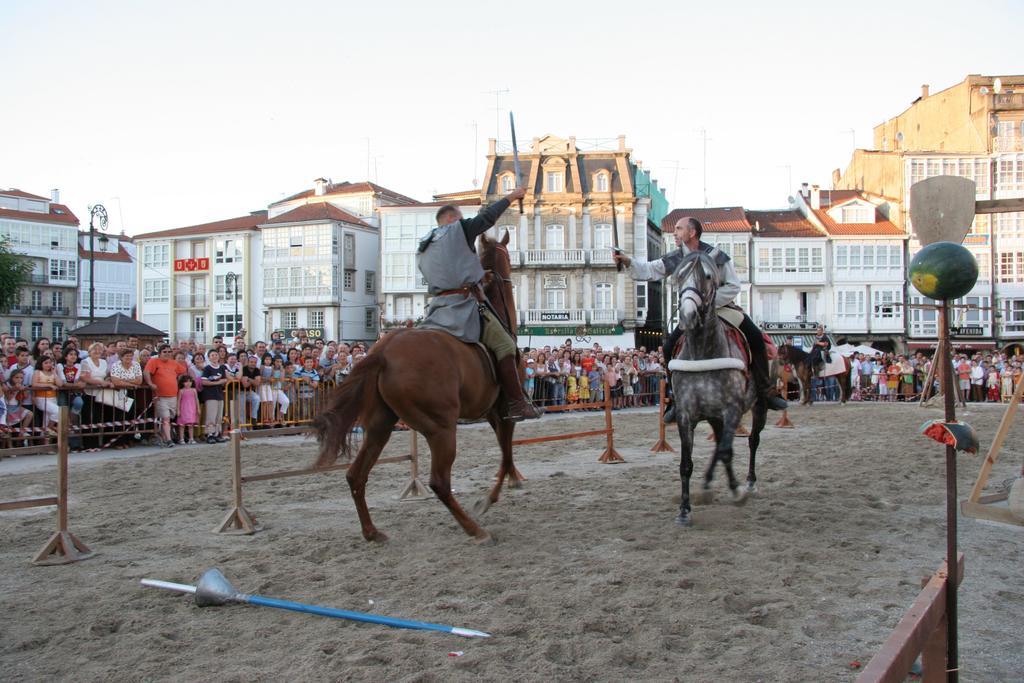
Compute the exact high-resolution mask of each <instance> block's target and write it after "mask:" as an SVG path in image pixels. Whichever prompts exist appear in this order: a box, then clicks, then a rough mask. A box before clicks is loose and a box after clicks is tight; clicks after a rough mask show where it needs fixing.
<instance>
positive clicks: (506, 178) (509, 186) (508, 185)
mask: <svg viewBox="0 0 1024 683" xmlns="http://www.w3.org/2000/svg"><path fill="white" fill-rule="evenodd" d="M514 189H516V179H515V176H514V175H512V174H511V173H506V174H504V175H503V176H501V191H502V192H505V193H508V192H511V191H512V190H514Z"/></svg>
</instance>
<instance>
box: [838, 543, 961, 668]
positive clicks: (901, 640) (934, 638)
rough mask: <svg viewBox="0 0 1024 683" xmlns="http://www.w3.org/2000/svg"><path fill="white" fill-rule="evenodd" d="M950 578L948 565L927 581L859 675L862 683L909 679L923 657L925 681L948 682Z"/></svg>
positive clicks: (959, 570) (958, 559) (959, 559)
mask: <svg viewBox="0 0 1024 683" xmlns="http://www.w3.org/2000/svg"><path fill="white" fill-rule="evenodd" d="M956 563H957V572H956V576H957V578H958V579H959V578H960V577H963V575H964V555H963V553H960V554H959V555H957V562H956ZM948 584H949V575H948V571H947V567H946V563H945V562H943V563H942V566H941V567H940V568H939V571H937V572H936V573H935V575H934V576H932V577H931V578H930V579H927V580H926V582H925V585H924V590H922V591H921V593H920V594H919V595H918V596H917V600H915V601H914V604H913V605H911V606H910V609H909V610H908V611H907V613H906V615H904V617H903V618H902V619H901V620H900V623H898V624H897V625H896V628H895V629H894V630H893V632H892V635H890V636H889V639H888V640H887V641H885V644H884V645H883V646H882V649H881V650H879V651H878V654H876V655H875V656H874V657H872V658H871V661H870V662H868V665H867V666H865V667H864V670H863V671H862V672H861V673H860V675H859V676H857V682H858V683H875V681H882V682H883V683H896V682H897V681H903V680H906V678H907V675H908V674H909V672H910V667H911V666H912V665H913V663H914V660H916V659H917V657H918V655H921V668H922V671H921V679H922V680H923V681H925V682H926V683H931V682H932V681H945V680H946V679H947V677H946V673H947V671H946V634H947V631H948V621H947V619H946V616H947V615H946V590H947V587H948Z"/></svg>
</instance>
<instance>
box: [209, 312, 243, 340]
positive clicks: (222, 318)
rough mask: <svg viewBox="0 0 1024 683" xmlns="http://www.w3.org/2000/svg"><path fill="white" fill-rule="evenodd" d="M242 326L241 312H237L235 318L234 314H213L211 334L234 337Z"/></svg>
mask: <svg viewBox="0 0 1024 683" xmlns="http://www.w3.org/2000/svg"><path fill="white" fill-rule="evenodd" d="M242 327H243V326H242V314H241V313H239V314H238V317H237V318H235V316H234V314H227V315H215V316H214V330H213V334H214V335H215V336H221V337H234V336H235V335H237V334H238V331H239V330H241V329H242Z"/></svg>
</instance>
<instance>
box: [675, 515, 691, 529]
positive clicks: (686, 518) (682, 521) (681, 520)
mask: <svg viewBox="0 0 1024 683" xmlns="http://www.w3.org/2000/svg"><path fill="white" fill-rule="evenodd" d="M676 524H678V525H679V526H681V527H684V528H685V527H691V526H693V518H692V517H690V515H679V516H678V517H676Z"/></svg>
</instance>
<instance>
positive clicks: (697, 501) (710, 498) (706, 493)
mask: <svg viewBox="0 0 1024 683" xmlns="http://www.w3.org/2000/svg"><path fill="white" fill-rule="evenodd" d="M690 498H691V500H692V501H693V504H694V505H711V504H712V503H713V502H715V494H714V492H713V491H712V490H711V489H704V490H702V491H697V492H696V493H694V494H693V495H692V496H691V497H690Z"/></svg>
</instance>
